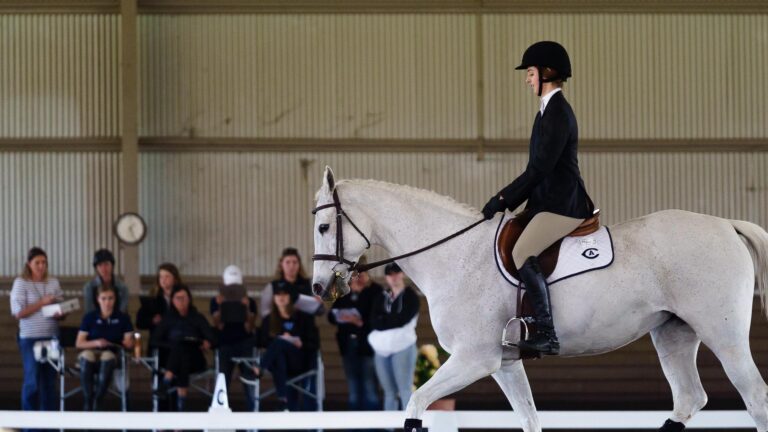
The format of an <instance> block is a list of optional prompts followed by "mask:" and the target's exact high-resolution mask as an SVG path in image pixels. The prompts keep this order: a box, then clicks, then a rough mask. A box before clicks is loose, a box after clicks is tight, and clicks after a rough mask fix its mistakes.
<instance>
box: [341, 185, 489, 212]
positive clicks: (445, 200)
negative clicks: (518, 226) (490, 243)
mask: <svg viewBox="0 0 768 432" xmlns="http://www.w3.org/2000/svg"><path fill="white" fill-rule="evenodd" d="M345 184H349V185H360V186H370V187H374V188H377V189H384V190H386V191H389V192H393V193H395V194H403V193H405V194H408V195H411V196H415V197H416V198H418V199H421V200H423V201H427V202H429V203H431V204H434V205H436V206H438V207H440V208H443V209H445V210H448V211H452V212H455V213H461V214H465V215H466V216H471V217H476V216H477V215H478V213H479V212H478V211H477V209H475V208H474V207H472V206H470V205H468V204H464V203H461V202H458V201H456V200H455V199H453V198H452V197H449V196H447V195H441V194H439V193H437V192H435V191H431V190H426V189H420V188H417V187H413V186H408V185H400V184H395V183H389V182H385V181H380V180H364V179H345V180H339V181H338V182H337V183H336V186H337V187H338V186H341V185H345Z"/></svg>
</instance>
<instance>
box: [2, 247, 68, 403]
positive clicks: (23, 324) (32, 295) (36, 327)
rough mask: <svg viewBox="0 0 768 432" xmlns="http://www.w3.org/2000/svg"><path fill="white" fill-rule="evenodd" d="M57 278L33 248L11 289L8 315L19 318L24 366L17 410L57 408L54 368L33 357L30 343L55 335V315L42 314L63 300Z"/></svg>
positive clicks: (35, 248) (57, 324) (43, 254)
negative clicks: (18, 408)
mask: <svg viewBox="0 0 768 432" xmlns="http://www.w3.org/2000/svg"><path fill="white" fill-rule="evenodd" d="M63 296H64V293H63V292H62V291H61V287H60V286H59V281H58V280H56V279H55V278H52V277H50V276H49V275H48V256H47V255H46V253H45V251H44V250H42V249H40V248H38V247H33V248H32V249H30V250H29V253H28V254H27V261H26V263H25V264H24V269H23V270H22V272H21V276H19V277H17V278H16V279H15V280H14V281H13V287H12V288H11V314H12V315H13V317H14V318H16V319H17V320H18V321H19V336H18V343H19V351H21V360H22V365H23V368H24V378H23V384H22V390H21V409H23V410H24V411H54V410H57V409H58V400H59V398H58V394H57V392H56V370H55V369H54V368H53V367H52V366H51V365H50V364H48V363H47V362H46V363H41V362H38V361H37V360H36V359H35V353H34V346H35V344H37V343H45V342H47V341H50V340H51V339H53V338H55V337H56V336H57V335H58V332H59V323H58V321H57V317H45V316H43V313H42V311H41V309H42V308H43V307H44V306H47V305H49V304H53V303H56V302H59V301H61V300H62V299H63Z"/></svg>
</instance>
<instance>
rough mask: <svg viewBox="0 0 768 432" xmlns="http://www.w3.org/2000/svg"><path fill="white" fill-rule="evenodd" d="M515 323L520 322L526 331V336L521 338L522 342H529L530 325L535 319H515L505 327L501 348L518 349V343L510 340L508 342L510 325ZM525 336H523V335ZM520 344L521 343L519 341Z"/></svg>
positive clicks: (502, 333)
mask: <svg viewBox="0 0 768 432" xmlns="http://www.w3.org/2000/svg"><path fill="white" fill-rule="evenodd" d="M515 321H520V323H521V324H523V330H524V336H525V337H523V338H520V340H527V339H528V336H529V332H528V324H529V323H532V322H533V319H532V318H530V317H513V318H511V319H510V320H509V321H507V324H506V325H504V331H503V332H501V346H503V347H509V348H517V342H513V341H510V340H507V329H509V325H510V324H512V323H514V322H515ZM521 336H523V335H521ZM518 342H519V341H518Z"/></svg>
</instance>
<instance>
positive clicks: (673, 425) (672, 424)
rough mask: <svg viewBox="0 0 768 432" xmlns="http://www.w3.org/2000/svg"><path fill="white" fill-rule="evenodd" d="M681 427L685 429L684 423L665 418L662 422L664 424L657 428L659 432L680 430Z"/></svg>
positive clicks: (679, 431)
mask: <svg viewBox="0 0 768 432" xmlns="http://www.w3.org/2000/svg"><path fill="white" fill-rule="evenodd" d="M683 429H685V425H684V424H682V423H679V422H676V421H672V420H671V419H667V421H665V422H664V426H662V427H661V429H659V432H681V431H682V430H683Z"/></svg>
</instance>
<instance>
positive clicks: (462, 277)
mask: <svg viewBox="0 0 768 432" xmlns="http://www.w3.org/2000/svg"><path fill="white" fill-rule="evenodd" d="M334 190H335V192H336V193H337V194H338V200H339V203H340V206H341V208H342V209H343V211H344V212H345V213H346V215H347V217H348V219H341V220H342V224H341V225H342V226H341V229H342V230H343V231H342V232H343V242H342V243H343V244H342V245H341V246H342V248H341V252H342V253H341V254H342V255H343V257H344V258H345V259H346V260H348V261H351V262H354V261H356V260H357V259H358V258H359V257H360V255H361V254H362V253H363V252H364V251H365V249H366V247H367V242H366V239H365V238H364V237H363V236H365V237H367V239H370V242H371V243H373V244H378V245H380V246H382V247H383V248H384V249H385V250H386V251H387V252H388V253H389V254H391V255H392V256H395V255H398V254H403V253H406V252H409V251H412V250H415V249H419V248H421V247H423V246H425V245H427V244H429V243H432V242H434V241H436V240H438V239H440V238H443V237H445V236H447V235H449V234H451V233H453V232H455V231H458V230H459V229H461V228H464V227H466V226H468V225H470V224H471V223H472V222H475V221H477V220H479V219H480V218H481V215H480V213H479V212H478V211H477V210H475V209H472V208H470V207H468V206H465V205H462V204H459V203H457V202H456V201H454V200H453V199H451V198H448V197H444V196H440V195H438V194H436V193H434V192H429V191H425V190H420V189H416V188H412V187H407V186H399V185H394V184H390V183H384V182H378V181H372V180H342V181H339V182H335V181H334V178H333V172H332V171H331V170H330V168H328V167H326V170H325V173H324V175H323V185H322V187H321V188H320V190H319V191H318V193H317V204H318V206H323V205H327V204H331V205H330V206H328V207H323V208H322V209H320V210H319V211H317V213H316V218H315V226H314V241H315V254H325V255H326V256H328V255H331V254H333V253H334V251H337V252H338V250H337V249H336V247H337V244H336V243H337V241H336V239H337V236H336V230H337V229H338V227H337V219H336V212H335V211H334V206H333V205H332V203H333V192H334ZM498 217H500V216H496V218H494V221H491V222H487V223H482V224H480V225H479V226H478V227H476V228H474V229H473V230H471V231H469V232H467V233H465V234H464V235H462V236H460V237H457V238H455V239H453V240H451V241H449V242H447V243H444V244H442V245H440V246H438V247H435V248H433V249H430V250H428V251H426V252H423V253H421V254H418V255H415V256H412V257H409V258H406V259H402V260H399V261H398V264H399V265H400V267H402V268H403V270H404V271H405V272H406V274H407V275H408V276H409V277H410V278H411V279H412V280H413V281H414V282H415V283H416V285H417V286H418V287H419V289H420V290H421V292H422V293H423V294H424V296H425V297H426V299H427V302H428V303H429V308H430V317H431V319H432V326H433V328H434V330H435V333H436V334H437V337H438V340H439V342H440V345H441V346H442V347H443V348H445V350H446V351H448V352H449V353H451V356H450V358H449V359H448V361H446V362H445V364H443V366H442V367H440V369H438V370H437V373H436V374H435V375H434V376H433V377H432V379H430V380H429V381H428V382H427V383H426V384H425V385H423V386H422V387H421V388H419V389H418V390H417V391H416V392H415V393H414V394H413V396H412V397H411V399H410V402H409V403H408V406H407V408H406V414H407V419H408V420H406V422H407V425H408V432H411V430H412V429H414V428H413V426H414V425H416V426H419V425H420V421H419V420H418V419H420V418H421V416H422V414H423V413H424V410H425V409H426V407H427V406H428V405H429V404H430V403H432V402H433V401H435V400H437V399H439V398H442V397H445V396H447V395H449V394H452V393H454V392H456V391H459V390H461V389H462V388H464V387H466V386H467V385H469V384H471V383H473V382H475V381H477V380H479V379H481V378H483V377H485V376H487V375H491V376H493V378H494V379H495V380H496V381H497V382H498V384H499V386H500V387H501V389H502V390H503V392H504V394H505V395H506V396H507V398H508V399H509V402H510V403H511V405H512V408H513V409H514V410H515V411H516V412H517V413H518V415H519V416H520V418H521V419H522V428H523V430H524V431H525V432H537V431H541V426H540V424H539V419H538V416H537V413H536V408H535V405H534V402H533V397H532V395H531V389H530V386H529V384H528V380H527V377H526V374H525V370H524V369H523V364H522V361H520V360H519V359H517V358H516V357H517V353H516V352H515V351H514V350H510V349H509V348H502V346H501V344H500V340H501V334H502V330H503V328H504V325H505V323H506V322H507V320H508V319H509V318H510V317H513V316H515V315H516V313H517V311H516V310H515V309H516V296H515V291H514V290H513V289H512V288H511V287H510V286H509V284H508V283H507V282H505V281H504V279H502V276H501V275H500V274H499V271H498V270H497V268H496V264H495V263H494V252H493V241H494V235H495V230H496V228H497V225H498V222H499V221H498V219H497V218H498ZM350 221H352V222H354V225H355V226H356V227H355V226H352V224H351V223H350ZM611 234H612V236H613V242H614V247H615V261H614V263H613V264H612V265H611V266H610V267H608V268H606V269H604V270H599V271H593V272H590V273H586V274H583V275H581V276H578V277H573V278H570V279H568V280H566V281H562V282H559V283H558V284H557V285H555V286H554V287H553V288H552V289H551V301H552V313H553V317H554V322H555V326H556V329H557V333H558V335H559V337H560V345H561V348H560V355H561V356H585V355H594V354H600V353H605V352H608V351H612V350H615V349H618V348H620V347H622V346H624V345H626V344H628V343H630V342H632V341H634V340H636V339H638V338H640V337H641V336H643V335H645V334H646V333H648V332H650V333H651V338H652V340H653V344H654V346H655V348H656V350H657V352H658V354H659V359H660V361H661V366H662V369H663V371H664V374H665V375H666V377H667V380H668V381H669V384H670V386H671V388H672V396H673V399H674V410H673V412H672V415H671V416H670V420H671V421H672V422H677V423H672V424H671V425H670V423H671V422H670V421H668V422H667V424H665V426H663V427H662V429H660V430H664V431H674V430H682V428H683V427H684V426H683V424H684V423H686V422H687V421H688V420H689V419H691V417H692V416H693V415H694V414H695V413H696V412H698V411H699V410H701V409H702V407H704V405H705V404H706V403H707V395H706V393H705V392H704V389H703V388H702V385H701V381H700V379H699V375H698V371H697V369H696V354H697V351H698V348H699V344H700V343H701V342H704V343H705V344H706V345H707V346H708V347H709V348H710V349H711V350H712V351H713V352H714V353H715V355H716V356H717V358H718V359H719V360H720V362H721V363H722V365H723V367H724V368H725V372H726V373H727V375H728V378H729V379H730V380H731V382H732V383H733V385H734V386H735V387H736V389H738V391H739V393H740V395H741V397H742V399H743V400H744V403H745V404H746V407H747V410H748V411H749V414H750V415H751V416H752V419H753V420H754V422H755V424H756V425H757V428H758V430H759V431H760V432H766V431H768V386H766V384H765V381H764V380H763V378H762V377H761V376H760V373H759V371H758V369H757V367H756V366H755V363H754V361H753V359H752V355H751V353H750V349H749V338H748V336H749V328H750V321H751V314H752V301H753V297H754V290H755V286H757V289H758V290H759V292H760V294H761V298H762V301H763V306H764V307H765V306H766V290H767V289H768V233H766V232H765V231H764V230H763V229H762V228H760V227H759V226H757V225H755V224H752V223H749V222H744V221H735V220H726V219H721V218H717V217H713V216H707V215H701V214H696V213H690V212H685V211H680V210H668V211H662V212H658V213H653V214H651V215H648V216H645V217H642V218H639V219H634V220H631V221H628V222H624V223H621V224H617V225H614V226H612V227H611ZM348 268H349V264H345V263H339V262H333V261H329V260H320V259H318V260H316V261H315V263H314V279H313V288H314V289H315V292H317V293H320V294H322V295H325V296H328V293H329V291H333V290H338V291H341V292H340V293H338V294H341V295H343V294H346V293H347V292H348V289H349V288H348V286H346V283H345V282H344V280H345V279H348V278H349V277H350V275H349V274H348V273H349V272H348ZM335 272H336V275H337V276H340V278H335V277H334V273H335ZM415 430H420V429H419V428H418V427H416V428H415Z"/></svg>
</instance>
